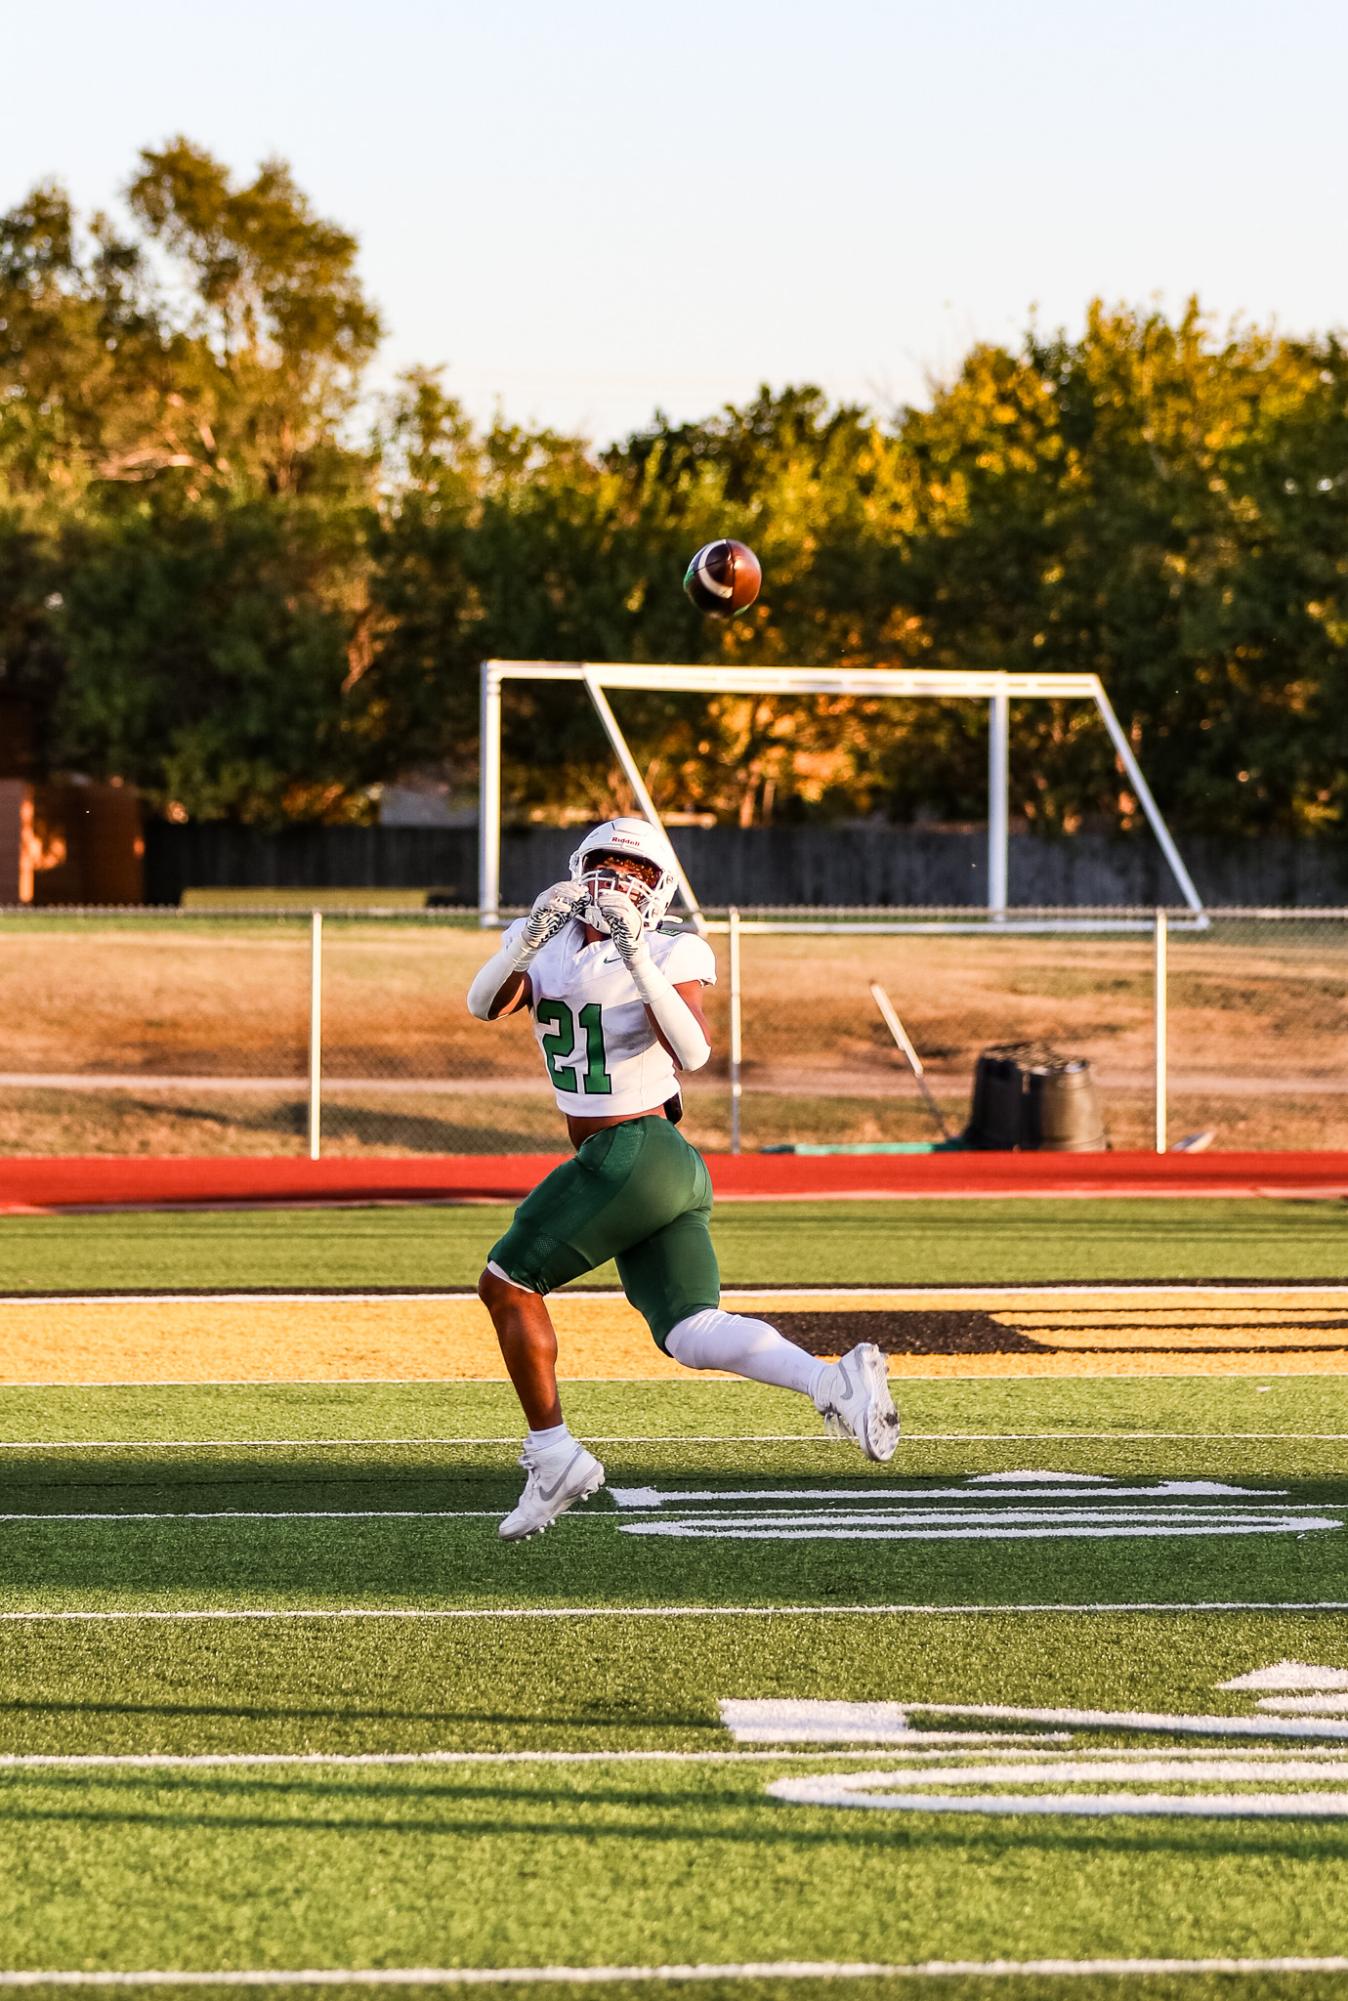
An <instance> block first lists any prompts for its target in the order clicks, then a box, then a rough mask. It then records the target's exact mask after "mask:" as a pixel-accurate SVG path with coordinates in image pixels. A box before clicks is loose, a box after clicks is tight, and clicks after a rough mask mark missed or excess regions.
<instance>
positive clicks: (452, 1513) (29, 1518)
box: [0, 1508, 613, 1522]
mask: <svg viewBox="0 0 1348 2001" xmlns="http://www.w3.org/2000/svg"><path fill="white" fill-rule="evenodd" d="M500 1514H501V1510H500V1509H499V1508H209V1509H207V1508H202V1509H191V1508H163V1509H158V1510H155V1511H153V1512H152V1511H150V1510H148V1509H145V1510H141V1511H140V1512H137V1511H135V1510H132V1509H126V1510H125V1511H122V1510H118V1511H116V1512H113V1513H110V1514H81V1513H70V1514H62V1513H60V1512H59V1511H58V1510H56V1509H52V1510H51V1511H50V1512H48V1513H42V1512H40V1511H39V1512H36V1513H33V1514H3V1515H0V1522H383V1521H389V1522H443V1521H463V1522H467V1521H497V1520H499V1518H500ZM612 1519H613V1517H612V1515H611V1514H603V1515H577V1517H576V1520H577V1521H612Z"/></svg>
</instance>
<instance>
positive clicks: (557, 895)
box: [468, 882, 585, 1021]
mask: <svg viewBox="0 0 1348 2001" xmlns="http://www.w3.org/2000/svg"><path fill="white" fill-rule="evenodd" d="M584 907H585V892H584V890H583V889H579V888H578V887H577V886H576V884H575V883H574V882H555V883H554V884H553V885H552V888H551V889H545V890H544V891H543V894H542V895H541V896H540V897H537V898H535V901H534V907H533V909H532V910H531V911H530V912H529V915H528V916H527V917H526V918H525V920H524V924H523V926H522V928H521V930H520V935H519V937H518V938H517V939H516V940H515V942H514V944H513V945H502V946H501V948H500V950H499V951H498V952H495V953H493V955H492V957H491V958H490V959H488V961H487V963H486V965H485V966H483V967H482V969H481V971H480V972H479V973H478V975H477V977H476V978H475V979H474V981H473V984H472V986H471V987H469V989H468V1012H469V1014H473V1015H476V1016H477V1018H478V1020H479V1021H490V1020H491V1018H492V1009H493V1008H494V1007H495V1005H496V997H497V995H498V994H499V993H500V991H501V989H502V987H503V986H504V985H505V984H506V982H507V981H508V980H509V979H511V978H512V977H513V976H514V975H515V974H516V973H521V972H523V970H524V968H525V967H526V966H527V965H528V964H529V961H530V960H531V959H533V958H535V957H536V956H537V955H538V953H539V952H540V951H541V950H542V948H543V946H544V945H546V944H547V943H548V940H549V939H550V938H555V937H556V936H557V933H558V932H559V931H562V930H565V928H566V926H567V925H568V924H569V923H570V921H571V919H572V918H573V917H579V915H580V913H581V911H582V910H583V909H584Z"/></svg>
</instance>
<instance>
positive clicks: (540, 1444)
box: [524, 1418, 576, 1452]
mask: <svg viewBox="0 0 1348 2001" xmlns="http://www.w3.org/2000/svg"><path fill="white" fill-rule="evenodd" d="M524 1442H525V1444H526V1445H527V1446H528V1448H529V1450H530V1451H531V1452H555V1451H556V1450H557V1447H558V1446H559V1445H566V1444H568V1443H569V1444H571V1445H574V1444H575V1442H576V1441H575V1439H574V1438H573V1437H572V1436H571V1427H570V1425H569V1424H568V1423H567V1422H566V1419H565V1418H563V1419H562V1422H561V1423H560V1424H550V1425H549V1426H548V1428H547V1430H546V1431H529V1432H526V1433H525V1440H524Z"/></svg>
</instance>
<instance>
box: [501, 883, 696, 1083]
mask: <svg viewBox="0 0 1348 2001" xmlns="http://www.w3.org/2000/svg"><path fill="white" fill-rule="evenodd" d="M523 927H524V919H523V918H522V917H521V918H517V919H516V921H515V923H513V924H512V925H511V926H510V929H509V930H508V931H507V932H506V934H505V940H504V942H505V943H506V944H513V943H514V942H515V940H516V939H517V938H518V937H519V934H520V932H521V930H522V929H523ZM648 942H649V944H650V948H651V957H652V958H653V959H654V961H655V963H656V965H657V966H658V967H659V968H660V970H661V972H662V973H663V974H664V976H665V978H666V979H667V980H668V981H669V982H670V983H671V985H673V986H680V985H682V984H683V983H684V982H686V981H688V980H700V981H701V982H702V984H703V985H704V986H708V987H711V986H715V984H716V960H715V958H714V956H713V954H712V949H711V946H710V945H709V944H708V943H707V941H706V939H705V938H699V937H698V935H697V933H696V932H695V931H677V932H668V931H652V932H650V933H649V934H648ZM528 978H529V985H530V988H531V990H532V993H533V1023H534V1034H535V1036H536V1037H537V1039H538V1046H539V1048H540V1049H541V1050H542V1052H543V1061H544V1063H545V1064H546V1065H547V1071H548V1077H549V1079H550V1080H551V1083H552V1088H553V1090H554V1091H555V1092H556V1094H557V1104H558V1107H559V1109H560V1110H561V1111H563V1112H572V1113H574V1114H575V1115H576V1116H577V1117H578V1118H606V1117H608V1116H609V1115H610V1114H611V1113H615V1112H649V1111H653V1110H654V1109H655V1108H656V1106H657V1105H663V1104H664V1103H665V1102H666V1100H667V1099H669V1098H672V1097H673V1096H674V1094H675V1092H676V1091H677V1090H678V1088H679V1085H678V1072H677V1071H676V1069H675V1067H674V1059H673V1058H672V1056H671V1055H670V1053H669V1051H668V1050H667V1049H666V1048H665V1046H664V1044H663V1043H662V1042H661V1041H660V1038H659V1037H658V1036H657V1034H656V1033H655V1030H654V1029H653V1028H652V1027H651V1024H650V1019H649V1017H648V1015H647V1013H646V1008H645V1003H644V1002H643V1001H642V999H641V997H640V995H639V994H638V993H637V990H636V988H635V986H634V985H633V984H632V975H631V974H630V973H629V972H628V970H627V968H626V966H624V964H623V962H622V960H621V959H620V958H619V957H618V954H617V950H616V948H615V947H614V944H613V940H612V939H611V938H600V939H597V940H596V942H595V943H594V944H592V945H587V944H586V943H585V931H584V928H583V926H582V925H581V923H580V921H579V919H576V918H573V919H572V921H571V922H570V923H569V924H568V925H566V927H565V928H564V929H563V930H561V931H559V932H558V934H557V936H556V937H555V938H554V939H552V941H551V942H550V943H549V944H547V945H545V946H544V947H543V949H542V951H541V952H539V954H538V956H537V957H536V958H535V959H533V960H531V961H530V964H529V969H528Z"/></svg>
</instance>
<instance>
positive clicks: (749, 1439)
mask: <svg viewBox="0 0 1348 2001" xmlns="http://www.w3.org/2000/svg"><path fill="white" fill-rule="evenodd" d="M920 1435H921V1434H919V1433H911V1432H910V1433H909V1437H910V1439H911V1438H913V1437H915V1436H920ZM938 1435H939V1434H937V1433H935V1432H932V1433H929V1434H928V1436H931V1437H936V1436H938ZM1022 1435H1023V1436H1025V1437H1027V1438H1028V1437H1033V1436H1034V1434H1033V1433H1031V1432H1026V1433H1024V1434H1022ZM1114 1435H1115V1436H1123V1435H1124V1434H1122V1433H1116V1434H1114ZM1157 1435H1158V1436H1159V1435H1160V1434H1157ZM1220 1435H1221V1436H1222V1437H1223V1438H1239V1437H1248V1436H1252V1435H1253V1434H1250V1433H1242V1432H1229V1431H1228V1432H1223V1433H1221V1434H1220ZM1292 1435H1293V1434H1292V1433H1291V1432H1285V1431H1276V1432H1270V1433H1269V1436H1270V1437H1271V1438H1290V1437H1291V1436H1292ZM1320 1435H1321V1434H1319V1433H1316V1434H1315V1436H1317V1437H1319V1436H1320ZM585 1436H586V1437H587V1438H588V1439H589V1441H590V1443H591V1444H592V1445H787V1444H790V1445H831V1444H833V1443H834V1441H833V1440H832V1439H831V1438H829V1437H828V1436H827V1435H826V1434H825V1433H824V1432H822V1431H709V1432H706V1433H703V1434H697V1433H690V1432H682V1431H681V1432H677V1433H675V1432H662V1433H659V1434H657V1435H655V1436H644V1437H635V1436H632V1435H629V1434H627V1433H622V1434H619V1433H617V1432H604V1431H587V1432H586V1434H585ZM1194 1436H1195V1437H1204V1438H1205V1437H1207V1436H1209V1434H1208V1433H1206V1432H1197V1433H1195V1434H1194ZM519 1442H520V1434H519V1432H518V1431H512V1432H510V1433H508V1434H506V1433H503V1434H502V1435H501V1436H500V1437H493V1438H0V1452H115V1451H121V1450H123V1449H126V1450H130V1449H131V1448H133V1447H141V1446H147V1447H151V1448H153V1449H154V1450H155V1451H157V1452H186V1451H188V1450H192V1451H196V1450H198V1449H200V1448H205V1447H207V1446H212V1447H213V1446H227V1447H237V1448H239V1449H244V1448H246V1449H247V1450H248V1451H250V1452H258V1451H262V1450H264V1449H270V1448H272V1447H281V1446H285V1447H290V1446H300V1445H306V1446H307V1445H313V1446H318V1445H323V1446H327V1445H514V1446H518V1444H519Z"/></svg>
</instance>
